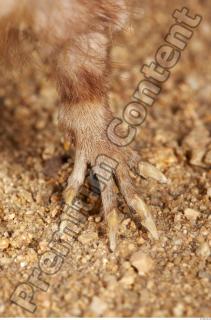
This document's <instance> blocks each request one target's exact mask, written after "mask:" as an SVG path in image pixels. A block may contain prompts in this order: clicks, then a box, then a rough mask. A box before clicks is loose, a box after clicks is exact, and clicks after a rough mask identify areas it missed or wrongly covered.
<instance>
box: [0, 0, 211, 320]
mask: <svg viewBox="0 0 211 320" xmlns="http://www.w3.org/2000/svg"><path fill="white" fill-rule="evenodd" d="M183 6H186V7H188V8H189V9H190V10H191V13H192V14H200V15H202V16H203V21H202V23H201V25H200V26H199V27H198V28H196V29H195V30H194V35H193V37H192V39H190V40H189V41H188V45H187V47H186V48H185V50H184V51H183V52H182V56H181V60H180V61H179V63H178V64H177V65H176V66H175V67H174V68H173V69H172V70H171V76H170V78H169V80H168V81H167V82H166V83H165V84H163V87H162V92H161V94H160V95H159V97H158V99H157V100H156V102H155V104H154V106H153V107H152V108H151V109H150V110H149V114H148V118H147V121H146V122H145V123H144V125H142V127H141V128H140V130H139V133H138V135H137V138H136V141H135V143H134V147H135V148H136V150H138V152H139V154H140V155H142V157H143V159H144V160H146V161H148V162H150V163H152V164H154V165H156V166H157V167H158V168H160V169H161V170H162V171H163V172H164V173H165V175H166V176H167V177H168V179H169V181H170V183H169V184H168V185H160V184H158V183H157V182H155V181H154V180H151V179H149V180H144V179H141V178H140V177H135V183H136V187H137V190H139V191H140V192H141V194H142V197H143V199H144V200H145V201H146V203H147V204H148V205H149V207H150V209H151V212H152V214H153V216H154V218H155V220H156V224H157V228H158V230H159V233H160V240H159V241H157V242H154V241H152V240H151V239H150V237H149V235H148V234H147V233H146V232H145V231H144V230H142V229H138V228H137V227H136V225H135V223H134V222H133V221H132V220H131V218H130V217H129V215H128V208H126V206H125V204H124V202H123V201H122V199H121V198H120V199H119V206H120V209H121V211H122V216H121V217H122V222H121V227H120V237H119V245H118V249H117V250H116V252H115V253H111V252H109V250H108V239H107V236H106V226H105V222H104V221H103V213H102V210H100V209H99V206H97V205H96V209H95V210H93V212H91V213H90V215H89V217H88V218H87V220H86V221H85V223H84V225H83V227H81V234H80V236H79V238H78V239H77V240H75V241H74V242H73V243H72V246H71V249H70V252H69V254H68V256H67V257H66V258H65V259H64V263H63V266H62V268H61V270H60V271H59V272H57V273H56V274H55V275H52V276H50V275H44V276H42V278H43V279H45V281H47V282H48V283H49V289H48V291H47V292H43V291H41V290H39V289H37V290H35V292H34V297H33V302H34V303H35V304H36V305H37V309H36V311H35V312H34V316H35V317H41V316H42V317H44V316H47V317H61V316H63V317H67V316H129V317H131V316H150V317H151V316H156V317H160V316H162V317H165V316H166V317H167V316H177V317H180V316H189V317H193V316H195V317H210V315H211V311H210V305H211V286H210V281H211V268H210V262H211V257H210V250H211V233H210V231H211V215H210V213H211V202H210V200H211V151H210V150H211V95H210V93H211V55H210V48H211V3H210V2H209V1H208V0H207V1H205V0H204V1H202V0H201V1H195V0H192V1H167V0H165V1H160V0H159V1H153V0H150V1H147V0H144V1H142V6H141V9H140V10H139V11H138V12H137V16H136V18H135V19H134V30H127V31H126V32H125V33H124V34H123V36H121V39H120V40H118V41H116V46H115V48H114V49H113V60H114V62H115V64H116V67H115V69H114V71H113V77H112V88H111V89H112V90H111V103H112V107H113V109H114V110H115V112H116V114H119V115H121V112H122V110H123V108H124V106H125V104H126V102H129V101H130V100H131V96H132V94H133V92H134V90H135V88H136V87H137V84H138V82H139V81H140V80H142V79H143V74H141V73H140V68H141V67H142V66H143V65H144V64H145V63H150V62H151V61H152V60H154V55H155V53H156V51H157V49H158V48H159V47H160V46H161V45H162V44H163V43H165V41H164V38H165V35H166V34H167V33H168V30H169V28H170V27H171V26H172V25H173V24H174V20H173V18H172V16H171V15H172V13H173V12H174V10H175V9H180V8H182V7H183ZM46 79H47V77H46V76H45V75H44V74H42V73H41V72H39V71H35V70H34V69H33V70H27V71H26V74H22V75H21V77H20V75H18V76H16V77H14V78H13V79H12V80H11V77H10V78H8V77H7V76H6V75H5V74H3V73H1V77H0V111H1V116H0V316H2V317H9V316H10V317H11V316H16V317H17V316H19V317H20V316H27V317H28V316H31V314H30V313H29V312H27V311H25V310H23V309H22V308H20V307H19V306H17V305H15V304H12V303H11V302H10V296H11V294H12V292H13V291H14V289H15V287H16V286H17V285H18V284H19V283H20V282H24V281H26V280H27V278H28V276H29V275H30V274H31V272H32V270H33V268H34V267H36V266H37V264H38V261H39V257H40V256H41V255H42V254H43V253H44V252H45V251H46V250H47V249H48V243H49V241H50V239H51V236H52V234H53V233H54V232H55V231H56V230H57V228H58V225H59V221H60V220H59V219H60V217H61V211H62V205H61V198H62V190H63V189H64V187H65V185H66V181H67V178H68V175H69V174H70V173H71V170H72V166H73V158H72V156H70V155H69V154H68V153H67V152H65V151H64V148H63V143H62V135H61V133H60V132H59V130H58V128H57V110H58V107H59V100H58V97H57V93H56V91H55V89H54V87H53V84H52V83H51V82H50V81H47V80H46Z"/></svg>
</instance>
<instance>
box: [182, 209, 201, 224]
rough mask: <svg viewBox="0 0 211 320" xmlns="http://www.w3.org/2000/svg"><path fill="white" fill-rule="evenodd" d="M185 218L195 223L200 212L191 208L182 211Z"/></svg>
mask: <svg viewBox="0 0 211 320" xmlns="http://www.w3.org/2000/svg"><path fill="white" fill-rule="evenodd" d="M184 213H185V217H186V218H187V219H188V220H190V221H191V222H193V223H194V222H195V221H196V219H197V218H198V217H199V216H200V214H201V213H200V212H199V211H197V210H194V209H191V208H187V209H185V211H184Z"/></svg>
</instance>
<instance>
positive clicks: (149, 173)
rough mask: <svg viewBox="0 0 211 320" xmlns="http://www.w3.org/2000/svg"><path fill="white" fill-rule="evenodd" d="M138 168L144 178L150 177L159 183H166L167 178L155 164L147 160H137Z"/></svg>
mask: <svg viewBox="0 0 211 320" xmlns="http://www.w3.org/2000/svg"><path fill="white" fill-rule="evenodd" d="M138 169H139V174H140V176H142V177H144V178H146V179H147V178H152V179H154V180H156V181H158V182H160V183H164V184H165V183H168V179H167V178H166V176H165V175H164V174H163V173H162V172H161V171H160V170H158V169H157V168H156V167H155V166H153V165H151V164H149V163H147V162H142V161H141V162H139V165H138Z"/></svg>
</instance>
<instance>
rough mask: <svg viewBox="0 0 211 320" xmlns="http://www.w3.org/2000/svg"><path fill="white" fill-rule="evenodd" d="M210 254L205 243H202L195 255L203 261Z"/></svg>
mask: <svg viewBox="0 0 211 320" xmlns="http://www.w3.org/2000/svg"><path fill="white" fill-rule="evenodd" d="M210 253H211V251H210V247H209V245H208V243H207V242H204V243H202V244H201V245H200V247H199V248H198V250H197V254H198V255H199V256H201V257H203V258H205V259H207V258H208V257H209V256H210Z"/></svg>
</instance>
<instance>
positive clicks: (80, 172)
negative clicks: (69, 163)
mask: <svg viewBox="0 0 211 320" xmlns="http://www.w3.org/2000/svg"><path fill="white" fill-rule="evenodd" d="M86 169H87V162H86V160H85V158H84V157H83V155H82V154H80V153H79V154H77V153H76V158H75V163H74V168H73V172H72V174H71V175H70V177H69V179H68V185H67V188H66V190H65V191H64V200H65V202H66V204H68V205H71V204H72V202H73V199H74V198H75V196H76V195H77V192H78V190H79V188H80V187H81V185H82V184H83V182H84V180H85V174H86Z"/></svg>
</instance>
